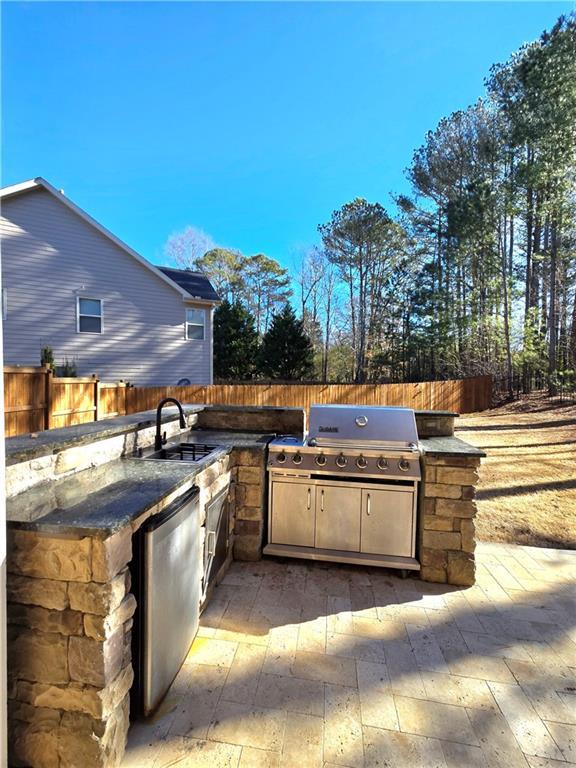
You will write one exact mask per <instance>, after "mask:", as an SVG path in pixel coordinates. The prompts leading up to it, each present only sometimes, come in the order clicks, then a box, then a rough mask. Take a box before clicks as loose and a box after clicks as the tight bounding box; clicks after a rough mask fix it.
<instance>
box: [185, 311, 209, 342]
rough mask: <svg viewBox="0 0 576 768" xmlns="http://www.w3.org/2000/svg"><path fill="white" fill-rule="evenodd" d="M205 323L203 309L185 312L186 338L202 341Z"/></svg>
mask: <svg viewBox="0 0 576 768" xmlns="http://www.w3.org/2000/svg"><path fill="white" fill-rule="evenodd" d="M205 322H206V313H205V312H204V310H203V309H187V310H186V338H187V339H196V340H197V341H203V340H204V324H205Z"/></svg>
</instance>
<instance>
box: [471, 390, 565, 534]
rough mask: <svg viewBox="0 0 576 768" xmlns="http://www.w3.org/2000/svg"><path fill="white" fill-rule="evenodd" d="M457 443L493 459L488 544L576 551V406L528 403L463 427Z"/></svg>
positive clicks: (486, 470)
mask: <svg viewBox="0 0 576 768" xmlns="http://www.w3.org/2000/svg"><path fill="white" fill-rule="evenodd" d="M457 435H458V437H461V438H462V439H463V440H466V441H467V442H469V443H472V444H473V445H476V446H478V447H479V448H482V449H483V450H485V451H486V453H487V454H488V456H487V458H486V459H484V461H483V462H482V468H481V470H480V484H479V491H478V518H477V531H478V538H479V539H480V540H481V541H501V542H511V543H515V544H531V545H535V546H546V547H559V548H564V549H576V405H566V404H563V405H562V404H550V402H549V401H548V400H546V399H545V398H542V397H530V398H526V399H523V400H520V401H517V402H514V403H509V404H506V405H502V406H500V407H498V408H493V409H491V410H489V411H483V412H482V413H477V414H470V415H467V416H465V417H462V418H460V419H458V420H457Z"/></svg>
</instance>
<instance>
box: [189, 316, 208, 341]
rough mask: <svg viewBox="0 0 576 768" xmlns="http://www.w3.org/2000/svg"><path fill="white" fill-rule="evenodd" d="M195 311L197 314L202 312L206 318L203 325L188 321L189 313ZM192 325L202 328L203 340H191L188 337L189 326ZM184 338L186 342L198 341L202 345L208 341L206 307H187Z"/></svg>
mask: <svg viewBox="0 0 576 768" xmlns="http://www.w3.org/2000/svg"><path fill="white" fill-rule="evenodd" d="M189 310H194V311H196V312H202V316H203V317H204V322H203V323H202V325H200V323H191V322H189V320H188V311H189ZM189 325H192V326H194V327H196V328H202V338H201V339H191V338H190V337H189V336H188V326H189ZM184 338H185V340H186V341H197V342H200V343H203V342H204V341H206V309H205V308H204V307H186V308H185V310H184Z"/></svg>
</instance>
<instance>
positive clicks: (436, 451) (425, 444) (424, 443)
mask: <svg viewBox="0 0 576 768" xmlns="http://www.w3.org/2000/svg"><path fill="white" fill-rule="evenodd" d="M419 444H420V447H421V448H422V450H423V451H424V453H425V454H427V455H429V456H478V457H479V458H482V457H484V456H486V453H485V452H484V451H483V450H481V449H480V448H476V447H475V446H474V445H470V443H466V442H465V441H464V440H460V438H459V437H453V436H451V437H428V438H424V439H421V440H420V441H419Z"/></svg>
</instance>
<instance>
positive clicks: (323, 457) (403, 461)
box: [268, 449, 420, 480]
mask: <svg viewBox="0 0 576 768" xmlns="http://www.w3.org/2000/svg"><path fill="white" fill-rule="evenodd" d="M268 467H269V468H270V469H273V468H274V467H277V468H278V469H285V470H290V468H293V469H296V468H298V470H299V471H309V472H322V473H325V474H334V473H335V472H337V473H338V474H341V475H342V476H346V475H366V476H371V477H381V478H386V477H397V478H401V479H403V480H404V479H414V480H419V479H420V461H419V457H418V456H414V457H412V456H405V455H403V456H402V455H401V456H400V457H397V456H391V455H387V456H384V455H378V454H376V453H375V455H366V452H365V453H360V454H356V453H349V454H347V453H345V452H344V451H329V450H324V451H318V450H312V451H308V450H300V449H296V450H294V449H292V450H289V449H286V450H280V451H278V450H274V449H271V450H269V454H268Z"/></svg>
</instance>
